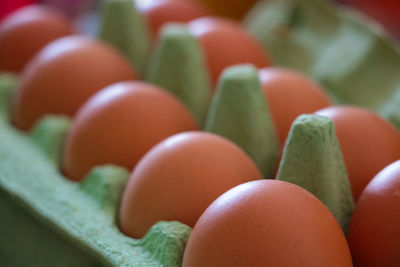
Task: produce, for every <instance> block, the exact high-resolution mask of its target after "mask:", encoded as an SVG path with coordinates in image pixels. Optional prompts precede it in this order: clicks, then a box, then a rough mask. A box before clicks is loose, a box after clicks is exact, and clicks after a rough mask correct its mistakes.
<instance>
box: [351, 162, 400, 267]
mask: <svg viewBox="0 0 400 267" xmlns="http://www.w3.org/2000/svg"><path fill="white" fill-rule="evenodd" d="M399 225H400V160H397V161H395V162H393V163H391V164H390V165H389V166H387V167H385V168H384V169H383V170H381V171H380V172H379V173H378V174H377V175H376V176H375V177H374V178H373V179H372V180H371V182H370V183H369V184H368V185H367V187H366V188H365V189H364V191H363V192H362V194H361V196H360V198H359V199H358V202H357V205H356V208H355V210H354V213H353V216H352V218H351V221H350V226H349V230H348V234H347V238H348V241H349V245H350V249H351V253H352V256H353V260H354V264H355V265H356V266H363V267H376V266H385V267H395V266H399V264H400V228H399Z"/></svg>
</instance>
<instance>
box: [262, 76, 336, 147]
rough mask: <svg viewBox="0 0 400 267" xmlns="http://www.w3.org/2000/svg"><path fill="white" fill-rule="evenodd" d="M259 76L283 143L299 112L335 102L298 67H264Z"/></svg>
mask: <svg viewBox="0 0 400 267" xmlns="http://www.w3.org/2000/svg"><path fill="white" fill-rule="evenodd" d="M259 77H260V81H261V85H262V88H263V92H264V96H265V100H266V102H267V103H268V107H269V110H270V112H271V115H272V118H273V120H274V124H275V127H276V130H277V134H278V138H279V143H280V145H281V147H283V145H284V144H285V141H286V138H287V135H288V134H289V130H290V127H291V126H292V123H293V121H294V120H295V119H296V118H297V117H298V116H299V115H301V114H308V113H313V112H315V111H317V110H319V109H322V108H325V107H329V106H331V105H332V101H331V100H330V98H329V96H328V95H327V94H326V93H325V92H324V89H323V88H322V87H321V86H319V85H318V84H317V83H316V82H314V81H313V80H311V79H310V78H308V77H307V76H305V75H303V74H301V73H299V72H297V71H294V70H290V69H283V68H263V69H260V70H259Z"/></svg>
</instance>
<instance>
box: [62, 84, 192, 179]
mask: <svg viewBox="0 0 400 267" xmlns="http://www.w3.org/2000/svg"><path fill="white" fill-rule="evenodd" d="M196 129H197V126H196V122H195V120H194V118H193V117H192V115H191V114H190V112H189V111H188V110H187V109H186V107H185V106H184V105H183V104H182V103H180V102H179V101H178V100H177V99H176V98H175V97H173V96H172V95H171V94H169V93H167V92H166V91H164V90H162V89H161V88H159V87H156V86H153V85H151V84H148V83H143V82H122V83H117V84H113V85H110V86H109V87H107V88H105V89H103V90H101V91H100V92H98V93H97V94H95V95H94V96H93V97H92V98H90V99H89V101H88V102H87V103H85V105H84V106H83V107H82V108H81V109H80V110H79V112H78V114H77V115H76V118H75V119H74V121H73V123H72V126H71V129H70V132H69V134H68V136H67V140H66V144H65V151H64V156H63V170H64V172H65V174H66V175H67V177H69V178H70V179H73V180H76V181H79V180H81V179H82V178H83V177H84V175H86V174H87V173H88V172H89V171H90V170H91V169H92V168H93V167H95V166H97V165H102V164H116V165H120V166H123V167H126V168H127V169H128V170H132V168H133V167H134V166H135V164H136V163H137V162H138V161H139V160H140V158H141V157H142V156H143V155H144V154H145V153H146V152H147V151H148V150H149V149H150V148H151V147H152V146H154V145H155V144H157V143H158V142H160V141H162V140H163V139H165V138H167V137H168V136H171V135H173V134H176V133H179V132H183V131H190V130H196Z"/></svg>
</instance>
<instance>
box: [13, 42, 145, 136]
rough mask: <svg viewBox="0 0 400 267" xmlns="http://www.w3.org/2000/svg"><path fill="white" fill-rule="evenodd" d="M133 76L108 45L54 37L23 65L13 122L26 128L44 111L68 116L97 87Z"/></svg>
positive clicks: (14, 104) (134, 73) (119, 55)
mask: <svg viewBox="0 0 400 267" xmlns="http://www.w3.org/2000/svg"><path fill="white" fill-rule="evenodd" d="M134 79H137V74H136V71H135V70H134V68H133V67H132V66H131V65H130V63H129V62H128V61H127V60H126V59H125V58H124V57H123V56H122V55H121V54H120V53H119V52H118V51H117V50H115V49H114V48H112V47H111V46H108V45H106V44H105V43H102V42H100V41H97V40H94V39H90V38H88V37H84V36H71V37H64V38H61V39H58V40H56V41H54V42H52V43H50V44H48V45H47V46H46V47H45V48H44V49H43V50H41V52H39V54H37V56H36V57H35V58H34V59H33V60H32V61H31V62H30V63H29V65H28V66H27V67H26V68H25V70H24V72H23V74H22V76H21V80H20V83H19V86H18V88H17V89H16V92H15V95H14V99H13V110H12V111H13V112H12V113H13V122H14V124H15V125H16V126H17V127H19V128H21V129H23V130H28V129H30V128H31V127H32V126H33V124H34V123H35V122H37V120H38V119H40V118H41V117H42V116H44V115H46V114H62V115H67V116H71V117H72V116H74V115H75V113H76V111H77V110H78V109H79V107H80V106H81V105H82V104H83V103H84V102H85V101H86V100H87V99H89V97H90V96H92V95H93V94H95V93H96V92H97V91H99V90H100V89H102V88H104V87H105V86H107V85H109V84H112V83H115V82H119V81H125V80H134Z"/></svg>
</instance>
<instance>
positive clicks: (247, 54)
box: [188, 17, 270, 85]
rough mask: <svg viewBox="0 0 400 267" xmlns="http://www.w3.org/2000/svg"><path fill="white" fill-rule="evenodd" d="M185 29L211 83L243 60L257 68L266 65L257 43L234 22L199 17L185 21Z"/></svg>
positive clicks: (215, 81) (267, 64)
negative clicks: (197, 48)
mask: <svg viewBox="0 0 400 267" xmlns="http://www.w3.org/2000/svg"><path fill="white" fill-rule="evenodd" d="M188 29H189V32H190V33H191V34H193V36H194V37H195V38H196V39H197V40H198V41H199V43H200V45H201V46H202V48H203V52H204V55H205V59H206V64H207V67H208V71H209V74H210V77H211V81H212V83H213V84H214V85H215V84H216V83H217V80H218V77H219V75H220V74H221V72H222V71H223V70H224V69H225V68H226V67H229V66H232V65H237V64H244V63H249V64H253V65H254V66H255V67H258V68H263V67H267V66H269V65H270V60H269V58H268V55H267V53H266V52H264V49H263V47H262V46H261V44H260V43H258V41H257V40H256V39H255V38H253V37H252V36H251V35H250V34H249V33H247V31H246V30H245V29H244V28H243V27H242V26H241V25H240V24H238V23H236V22H234V21H231V20H229V19H222V18H215V17H206V18H199V19H195V20H192V21H191V22H189V23H188Z"/></svg>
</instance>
